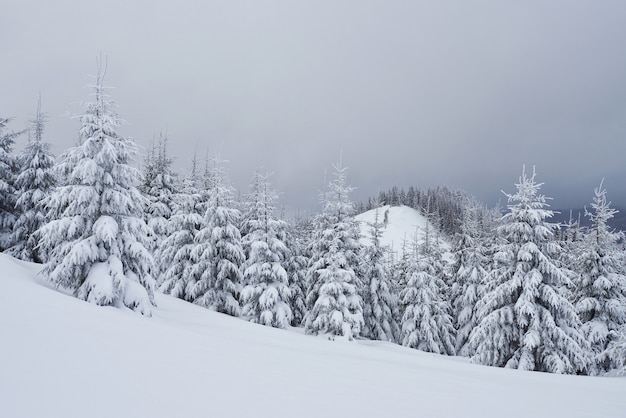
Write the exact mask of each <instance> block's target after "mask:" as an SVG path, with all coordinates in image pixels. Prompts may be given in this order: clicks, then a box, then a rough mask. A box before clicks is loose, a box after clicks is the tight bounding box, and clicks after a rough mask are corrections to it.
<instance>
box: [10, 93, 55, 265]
mask: <svg viewBox="0 0 626 418" xmlns="http://www.w3.org/2000/svg"><path fill="white" fill-rule="evenodd" d="M45 122H46V115H45V113H42V112H41V97H40V98H39V103H38V105H37V113H36V114H35V117H34V119H31V120H29V142H28V144H27V145H26V149H25V150H24V152H23V153H22V154H20V155H19V156H18V165H19V166H20V168H21V169H20V173H19V175H18V176H17V178H16V179H15V189H16V207H17V208H18V213H19V217H18V218H17V220H16V221H15V224H14V225H13V232H12V235H11V239H10V242H11V243H12V247H11V248H9V249H8V251H7V252H8V253H9V254H11V255H12V256H14V257H17V258H19V259H21V260H24V261H34V262H36V263H41V262H43V257H42V254H40V249H39V247H38V244H39V238H38V237H37V236H36V234H35V232H36V231H37V230H38V229H39V228H41V227H42V226H43V225H44V224H45V223H46V217H45V208H44V207H43V205H44V203H45V202H46V200H47V198H48V196H49V195H50V193H51V192H52V190H53V189H54V188H55V187H56V182H57V181H56V177H55V176H54V173H53V167H54V156H53V155H52V154H51V153H50V144H49V143H48V142H44V140H43V132H44V127H45Z"/></svg>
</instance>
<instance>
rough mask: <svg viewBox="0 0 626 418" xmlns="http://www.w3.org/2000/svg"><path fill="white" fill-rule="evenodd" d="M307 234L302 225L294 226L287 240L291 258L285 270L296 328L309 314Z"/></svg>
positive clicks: (288, 233) (292, 321)
mask: <svg viewBox="0 0 626 418" xmlns="http://www.w3.org/2000/svg"><path fill="white" fill-rule="evenodd" d="M288 227H289V225H288ZM306 232H307V231H305V230H304V228H303V226H302V225H292V226H291V227H289V229H288V231H287V238H286V244H287V249H288V250H289V258H288V260H287V264H286V266H285V269H286V270H287V277H288V278H289V292H290V293H291V299H290V302H289V306H290V307H291V313H292V319H291V325H292V326H294V327H298V326H301V325H304V318H305V316H306V313H307V306H306V277H307V267H308V264H309V259H308V257H307V255H306V250H305V244H304V242H305V241H306V238H307V237H306V236H305V235H306Z"/></svg>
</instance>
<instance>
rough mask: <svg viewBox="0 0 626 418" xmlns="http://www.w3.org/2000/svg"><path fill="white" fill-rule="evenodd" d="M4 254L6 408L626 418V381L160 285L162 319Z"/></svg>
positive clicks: (1, 329)
mask: <svg viewBox="0 0 626 418" xmlns="http://www.w3.org/2000/svg"><path fill="white" fill-rule="evenodd" d="M39 269H40V266H38V265H35V264H29V263H24V262H20V261H17V260H15V259H13V258H11V257H9V256H6V255H4V254H0V271H1V272H2V273H1V274H0V286H1V288H2V292H0V313H1V315H0V335H1V343H0V417H6V418H17V417H63V418H69V417H133V418H139V417H151V418H155V417H220V416H221V417H535V418H536V417H557V416H558V417H625V416H626V379H624V378H606V377H604V378H597V377H596V378H594V377H586V376H560V375H551V374H545V373H532V372H521V371H517V370H505V369H498V368H492V367H485V366H480V365H475V364H470V363H468V362H467V361H466V360H465V359H461V358H457V357H444V356H439V355H434V354H429V353H423V352H420V351H417V350H412V349H408V348H404V347H400V346H398V345H394V344H391V343H386V342H371V341H353V342H348V341H343V340H336V341H328V340H326V339H323V338H317V337H311V336H306V335H303V333H302V332H301V330H299V329H289V330H278V329H273V328H269V327H264V326H261V325H255V324H251V323H248V322H246V321H243V320H240V319H236V318H232V317H229V316H226V315H223V314H218V313H215V312H211V311H208V310H205V309H202V308H200V307H197V306H194V305H192V304H189V303H186V302H183V301H181V300H177V299H174V298H172V297H169V296H164V295H157V303H158V307H156V308H155V309H154V314H153V317H152V318H146V317H143V316H141V315H139V314H136V313H134V312H132V311H130V310H128V309H122V308H113V307H98V306H95V305H92V304H89V303H86V302H83V301H80V300H77V299H75V298H74V297H72V296H69V295H66V294H64V293H62V292H60V291H57V290H55V289H52V288H50V286H49V285H47V284H46V283H45V282H44V281H43V280H42V279H41V278H40V277H39V276H38V275H37V272H38V270H39Z"/></svg>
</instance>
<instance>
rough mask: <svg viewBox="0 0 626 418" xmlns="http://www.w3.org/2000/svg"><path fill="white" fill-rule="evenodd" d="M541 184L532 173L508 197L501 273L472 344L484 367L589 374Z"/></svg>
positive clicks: (492, 276) (496, 273)
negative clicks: (558, 258) (541, 192)
mask: <svg viewBox="0 0 626 418" xmlns="http://www.w3.org/2000/svg"><path fill="white" fill-rule="evenodd" d="M541 185H542V183H536V182H535V173H534V170H533V175H532V176H531V177H527V176H526V172H525V170H524V171H523V172H522V175H521V177H520V179H519V183H518V184H517V185H516V187H517V193H515V194H507V196H508V198H509V202H510V203H511V204H510V205H509V213H507V214H505V215H504V217H503V220H502V221H503V222H502V225H501V226H500V227H499V229H498V230H499V232H500V233H501V234H502V235H503V237H504V238H505V239H506V244H504V245H503V246H502V247H501V248H500V249H499V253H498V254H496V256H495V257H496V258H497V259H498V260H499V263H500V266H499V267H498V268H497V269H496V270H493V271H492V272H490V273H489V275H488V277H487V281H488V289H487V290H486V293H485V295H484V297H483V298H482V299H481V300H480V301H479V304H478V312H479V317H480V318H481V321H480V323H479V324H478V326H477V327H476V328H474V330H473V331H472V333H471V335H470V338H469V345H470V350H471V351H472V352H473V353H474V354H473V357H472V359H473V361H475V362H477V363H481V364H486V365H491V366H499V367H508V368H515V369H522V370H535V371H544V372H552V373H577V372H580V371H582V370H584V369H585V366H586V364H585V363H586V362H585V353H586V350H587V345H586V343H585V341H584V338H583V336H582V334H581V333H580V325H581V324H580V320H579V319H578V316H577V314H576V311H575V309H574V306H573V305H572V304H571V303H570V302H569V301H568V300H567V299H566V298H565V297H564V296H563V287H564V286H566V285H568V284H569V279H568V277H567V275H566V274H565V273H564V272H563V271H562V269H561V268H560V266H559V265H558V262H557V261H556V259H557V257H558V255H559V253H560V251H561V248H560V246H559V244H558V242H556V241H555V240H553V231H554V229H555V228H556V226H555V225H553V224H550V223H548V222H547V221H546V219H547V218H550V217H551V216H552V211H550V210H548V209H546V206H547V204H546V197H545V196H543V195H541V194H539V190H540V188H541Z"/></svg>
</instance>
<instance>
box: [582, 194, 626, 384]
mask: <svg viewBox="0 0 626 418" xmlns="http://www.w3.org/2000/svg"><path fill="white" fill-rule="evenodd" d="M591 208H592V210H593V211H592V212H589V211H585V215H586V216H587V217H588V218H589V219H590V220H591V224H592V225H591V228H590V229H589V232H588V233H587V234H586V235H585V238H584V240H583V245H582V251H581V252H580V256H579V257H578V263H577V265H576V267H577V268H576V271H577V272H578V273H579V277H578V280H577V284H578V286H577V302H576V309H577V311H578V314H579V315H580V318H581V320H582V322H583V326H582V332H583V335H584V336H585V339H586V340H587V341H588V342H589V343H590V344H591V353H590V361H589V373H590V374H594V375H597V374H602V373H606V372H608V371H610V370H611V369H617V368H622V367H623V366H624V360H623V358H613V355H614V354H615V353H618V352H619V350H617V351H616V350H614V349H613V346H614V345H616V344H619V343H618V341H619V340H620V338H623V336H621V335H620V334H621V333H622V332H624V325H626V276H625V275H624V256H623V253H622V252H621V251H620V249H619V248H618V244H617V243H618V241H620V240H621V239H622V238H623V234H622V233H618V232H614V231H612V230H610V229H609V226H608V221H609V220H610V219H611V218H613V216H614V215H615V214H616V213H617V212H618V211H617V210H616V209H613V208H611V207H610V202H607V200H606V189H604V188H603V187H602V183H600V186H599V187H598V188H596V189H595V196H594V198H593V203H591Z"/></svg>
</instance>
